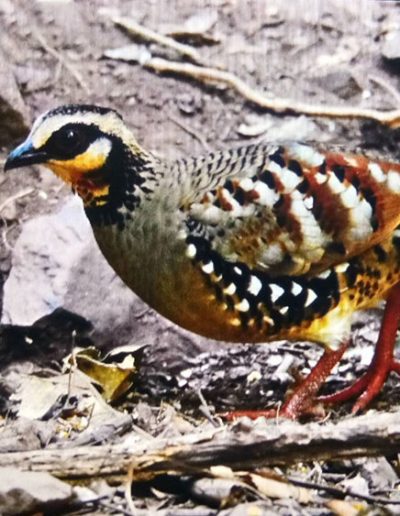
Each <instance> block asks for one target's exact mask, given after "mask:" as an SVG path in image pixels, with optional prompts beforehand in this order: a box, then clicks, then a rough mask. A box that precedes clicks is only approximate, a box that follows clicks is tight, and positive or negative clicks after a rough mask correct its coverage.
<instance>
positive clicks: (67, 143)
mask: <svg viewBox="0 0 400 516" xmlns="http://www.w3.org/2000/svg"><path fill="white" fill-rule="evenodd" d="M48 143H49V147H50V150H51V151H52V152H53V153H55V154H57V155H59V156H60V157H65V158H68V157H73V156H76V155H77V154H81V153H82V152H84V151H85V150H86V148H87V146H88V143H89V140H88V136H87V135H86V133H85V131H84V130H83V129H81V128H77V127H65V128H61V129H60V130H58V131H57V132H56V133H55V134H53V136H52V137H51V139H50V141H49V142H48Z"/></svg>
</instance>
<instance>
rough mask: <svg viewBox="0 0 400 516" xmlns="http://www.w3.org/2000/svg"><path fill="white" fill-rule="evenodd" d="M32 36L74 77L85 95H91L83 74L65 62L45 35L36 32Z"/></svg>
mask: <svg viewBox="0 0 400 516" xmlns="http://www.w3.org/2000/svg"><path fill="white" fill-rule="evenodd" d="M32 35H33V37H34V38H36V40H37V41H38V42H39V44H40V45H41V47H42V48H43V50H45V51H46V52H47V53H48V54H50V55H51V56H53V57H55V58H56V59H57V60H58V61H59V62H60V63H61V64H62V65H63V66H64V67H65V69H66V70H68V71H69V73H70V74H71V75H72V76H73V77H74V79H75V80H76V82H77V83H78V84H79V86H80V87H81V88H82V89H83V90H85V93H86V94H87V95H90V89H89V87H88V85H87V84H86V82H85V81H84V80H83V77H82V76H81V74H80V73H79V72H78V70H76V69H75V68H74V67H73V66H72V65H71V64H70V63H69V62H68V61H66V60H65V58H64V57H63V56H62V55H61V54H60V52H58V51H57V50H56V49H55V48H53V47H51V46H50V45H49V44H48V43H47V41H46V39H45V38H44V36H43V34H41V33H40V32H38V31H37V30H34V31H33V32H32Z"/></svg>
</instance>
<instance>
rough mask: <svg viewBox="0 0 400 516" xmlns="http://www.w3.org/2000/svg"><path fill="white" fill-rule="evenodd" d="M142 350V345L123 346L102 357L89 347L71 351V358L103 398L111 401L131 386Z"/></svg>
mask: <svg viewBox="0 0 400 516" xmlns="http://www.w3.org/2000/svg"><path fill="white" fill-rule="evenodd" d="M142 351H143V346H139V347H138V346H136V347H135V346H124V347H120V348H115V349H113V350H112V351H111V352H110V353H108V354H107V355H106V356H105V357H103V358H102V357H101V353H100V351H99V350H98V349H96V348H93V347H90V348H85V349H82V350H79V351H77V352H75V353H73V358H72V360H73V361H74V362H75V363H76V365H77V367H78V369H79V370H80V371H82V372H83V373H85V374H86V375H87V376H89V377H90V378H91V379H92V380H94V382H95V383H96V385H98V386H99V387H100V389H101V394H102V396H103V398H104V399H105V400H106V401H107V402H113V401H116V400H117V399H118V398H120V397H121V396H122V395H123V394H125V393H126V392H127V390H128V389H129V388H130V387H131V386H132V383H133V380H134V377H135V374H136V372H137V362H138V360H139V359H140V356H141V354H142ZM68 360H69V361H71V358H69V359H68Z"/></svg>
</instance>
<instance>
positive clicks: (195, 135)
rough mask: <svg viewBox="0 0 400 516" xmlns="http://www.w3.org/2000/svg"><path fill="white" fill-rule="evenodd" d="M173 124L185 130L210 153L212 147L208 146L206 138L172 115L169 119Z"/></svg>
mask: <svg viewBox="0 0 400 516" xmlns="http://www.w3.org/2000/svg"><path fill="white" fill-rule="evenodd" d="M168 118H169V119H170V120H171V122H173V123H174V124H175V125H177V126H178V127H180V128H181V129H183V130H184V131H185V132H186V133H188V134H190V136H192V138H194V139H195V140H197V141H198V142H199V143H200V144H201V145H202V146H203V148H204V150H206V151H209V150H210V146H209V145H208V143H207V142H206V140H205V138H204V137H203V136H202V135H201V134H199V133H196V131H195V130H194V129H191V128H190V127H188V126H187V125H186V124H184V123H182V122H180V121H179V120H178V119H177V118H175V117H174V116H172V115H169V117H168Z"/></svg>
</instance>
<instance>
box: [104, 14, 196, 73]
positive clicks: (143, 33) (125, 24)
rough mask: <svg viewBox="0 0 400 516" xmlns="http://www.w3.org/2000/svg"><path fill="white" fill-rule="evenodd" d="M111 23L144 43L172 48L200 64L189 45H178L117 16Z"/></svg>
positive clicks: (166, 37) (194, 51) (170, 39)
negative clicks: (149, 42)
mask: <svg viewBox="0 0 400 516" xmlns="http://www.w3.org/2000/svg"><path fill="white" fill-rule="evenodd" d="M112 21H113V22H114V23H115V24H116V25H118V26H119V27H122V28H123V29H125V30H126V31H127V32H129V33H130V34H132V35H133V36H137V37H139V38H141V39H144V40H145V41H152V42H153V43H158V44H159V45H162V46H163V47H167V48H172V49H173V50H175V51H176V52H178V53H179V54H181V55H182V56H184V57H187V58H189V59H190V60H191V61H193V62H194V63H201V61H202V59H201V56H200V54H199V53H198V52H197V50H195V49H194V48H193V47H191V46H190V45H184V44H183V43H178V42H177V41H175V40H174V39H173V38H170V37H168V36H164V35H163V34H159V33H158V32H155V31H153V30H151V29H149V28H147V27H144V26H143V25H140V24H139V23H137V22H135V21H134V20H131V19H129V18H121V17H119V16H117V17H115V18H113V19H112Z"/></svg>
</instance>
